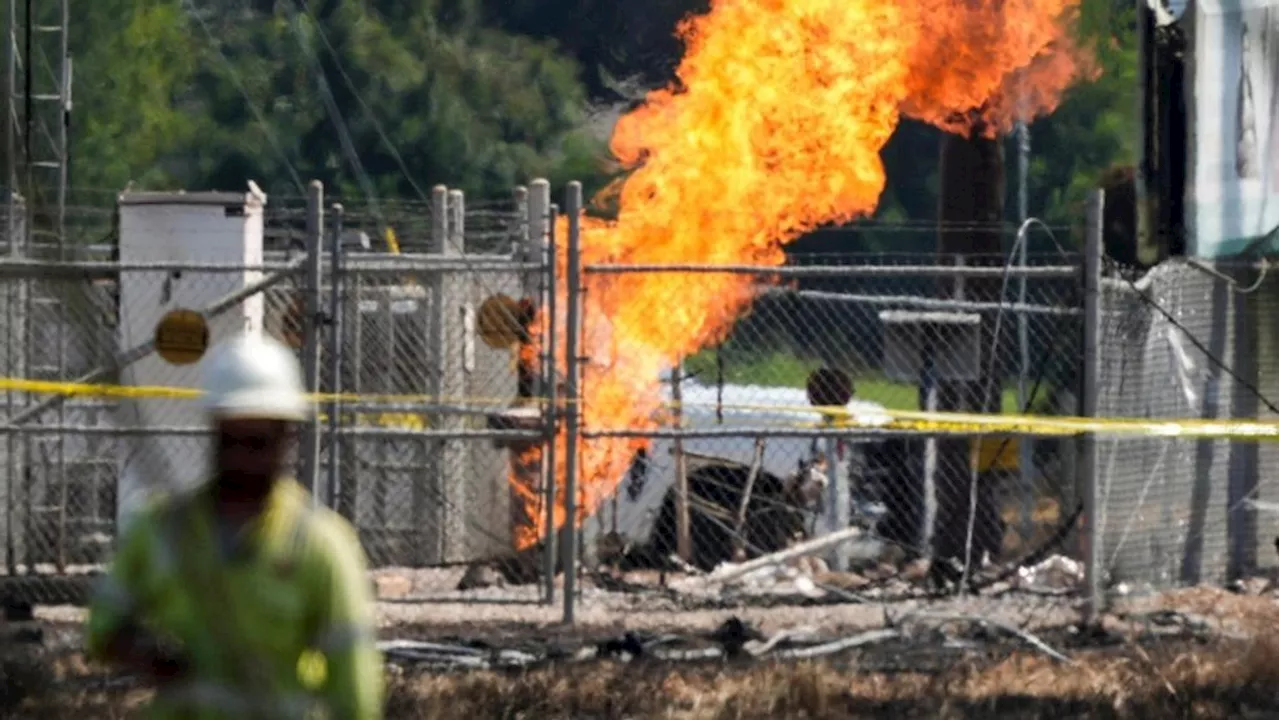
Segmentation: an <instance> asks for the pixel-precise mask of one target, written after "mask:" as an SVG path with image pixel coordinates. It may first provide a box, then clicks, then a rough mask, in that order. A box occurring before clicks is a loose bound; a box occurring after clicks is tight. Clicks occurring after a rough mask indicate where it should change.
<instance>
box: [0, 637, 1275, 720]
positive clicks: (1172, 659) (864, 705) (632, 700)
mask: <svg viewBox="0 0 1280 720" xmlns="http://www.w3.org/2000/svg"><path fill="white" fill-rule="evenodd" d="M1277 653H1278V650H1277V645H1276V635H1275V632H1274V631H1273V632H1272V633H1271V634H1269V635H1264V636H1262V637H1260V638H1259V639H1258V640H1257V641H1255V642H1251V643H1247V644H1243V643H1239V642H1236V643H1227V642H1222V643H1218V644H1214V645H1209V646H1199V647H1196V646H1192V645H1189V644H1187V643H1185V642H1182V641H1180V644H1176V645H1175V644H1173V643H1168V644H1164V645H1161V646H1158V647H1156V648H1139V647H1138V646H1134V645H1131V646H1127V647H1124V648H1121V649H1119V650H1090V651H1085V652H1081V653H1078V654H1077V655H1076V656H1075V658H1074V661H1075V662H1074V664H1072V665H1062V664H1060V663H1056V662H1054V661H1052V660H1050V659H1048V658H1046V657H1044V656H1040V655H1032V654H1026V653H1016V654H1012V655H1009V656H1007V657H1003V658H995V659H988V660H985V661H978V660H975V661H972V662H970V663H968V664H965V665H962V666H958V667H953V668H951V669H949V670H948V671H946V672H944V673H942V674H928V673H917V672H906V673H894V674H885V673H865V672H859V671H858V669H857V668H856V666H855V667H841V666H840V665H837V664H832V663H804V664H793V665H755V666H751V667H734V666H725V665H710V666H701V667H680V668H676V667H672V666H670V665H665V666H664V665H656V664H653V665H648V664H623V663H601V664H598V665H592V666H589V667H583V666H578V667H575V668H572V669H570V668H561V669H549V670H540V671H536V672H529V673H522V674H502V673H470V674H461V675H415V674H413V673H412V672H405V671H403V670H396V669H393V670H392V671H391V672H390V674H389V678H388V682H389V685H388V690H389V700H388V706H387V717H389V718H424V719H427V718H429V719H432V720H434V719H437V718H439V719H441V720H446V719H449V718H469V719H470V720H482V719H489V718H493V719H495V720H497V719H510V720H515V719H517V718H530V719H533V718H566V719H567V718H574V719H575V720H576V719H581V718H601V719H604V718H670V719H671V720H729V719H731V718H761V719H764V718H784V717H785V718H812V719H818V718H880V717H891V716H896V717H899V718H984V719H985V718H1054V719H1055V720H1059V719H1061V718H1073V717H1079V718H1084V717H1089V718H1108V717H1114V718H1148V717H1166V718H1172V717H1188V718H1190V717H1196V718H1201V717H1203V718H1248V717H1257V718H1262V717H1275V714H1276V710H1277V673H1280V667H1278V666H1277ZM82 670H84V668H83V667H82V666H81V667H74V668H73V667H68V666H66V665H63V667H62V668H60V670H59V671H57V672H56V673H51V674H48V675H44V678H43V679H44V680H46V681H47V682H49V681H51V682H49V685H48V687H46V688H45V689H46V690H47V691H48V692H46V693H41V695H43V697H40V698H39V699H38V701H37V698H29V700H28V702H26V703H24V704H23V706H22V707H21V708H12V707H10V708H8V709H7V711H8V713H9V714H6V717H12V718H48V719H50V720H53V719H55V718H72V717H75V718H89V717H92V718H122V717H129V716H131V715H132V714H133V711H134V710H136V709H137V707H138V705H139V703H140V702H141V701H142V700H144V699H145V693H143V692H141V691H138V690H128V689H123V688H122V689H118V690H105V689H102V688H101V687H100V686H99V688H97V689H93V688H91V687H85V685H86V684H87V683H84V682H83V681H81V682H76V680H75V678H74V676H75V675H76V674H78V671H82ZM55 678H56V679H55ZM32 679H36V678H32ZM59 680H61V681H62V682H68V681H69V682H70V683H71V684H72V685H73V686H78V687H77V688H76V690H74V691H70V692H69V691H68V689H69V688H67V687H65V686H64V688H61V689H60V688H58V685H60V684H61V683H60V682H58V681H59Z"/></svg>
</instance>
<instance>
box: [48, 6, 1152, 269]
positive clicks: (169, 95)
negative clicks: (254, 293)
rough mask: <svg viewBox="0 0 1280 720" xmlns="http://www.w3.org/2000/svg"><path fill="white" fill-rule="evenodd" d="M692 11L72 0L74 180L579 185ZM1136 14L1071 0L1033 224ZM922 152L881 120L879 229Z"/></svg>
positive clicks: (1073, 211)
mask: <svg viewBox="0 0 1280 720" xmlns="http://www.w3.org/2000/svg"><path fill="white" fill-rule="evenodd" d="M707 5H708V0H656V1H655V2H648V3H619V2H615V1H614V0H400V1H392V0H227V1H226V2H212V1H211V0H93V1H92V2H90V1H89V0H73V2H72V6H73V7H72V29H73V32H72V38H71V47H72V52H73V56H74V58H75V93H74V95H75V101H76V104H75V112H74V120H73V124H72V128H71V130H72V153H73V155H72V166H73V176H72V182H73V184H74V185H75V186H77V187H88V188H98V189H103V190H111V191H114V190H117V189H119V188H121V187H122V186H124V185H125V184H126V183H128V182H130V181H133V182H134V183H135V186H141V187H188V188H192V189H206V188H223V189H239V188H242V187H244V183H245V181H246V180H247V179H250V178H252V179H254V180H256V181H257V182H258V183H259V184H260V185H262V186H263V187H264V188H266V189H267V190H268V192H271V193H273V194H288V195H296V194H299V192H300V187H299V183H300V181H305V180H307V179H310V178H312V177H316V178H319V179H321V180H323V181H324V182H325V183H326V184H327V185H328V186H329V187H330V188H331V192H337V193H340V194H342V195H344V196H347V197H350V198H352V199H358V198H362V197H364V196H365V195H366V194H373V195H375V196H377V197H383V198H395V197H399V198H417V196H418V194H419V190H422V189H425V188H427V187H428V186H429V185H432V184H435V183H447V184H449V185H451V186H454V187H458V188H461V189H463V190H465V191H467V192H469V193H473V194H478V195H482V196H491V197H492V196H505V195H506V194H507V193H508V192H509V189H510V187H511V186H513V185H515V184H517V183H519V182H522V181H525V180H527V179H528V178H530V177H532V176H535V175H543V176H547V177H549V178H551V179H552V181H553V182H554V183H556V184H557V185H559V184H560V183H562V182H564V181H566V180H568V179H570V178H577V179H580V180H583V181H584V183H585V184H586V186H587V189H588V190H592V189H595V188H598V187H600V186H601V185H602V184H603V183H604V182H605V181H607V179H608V172H609V168H608V165H607V163H606V162H605V160H606V155H607V152H606V148H605V138H603V137H600V135H601V134H602V133H601V131H600V130H599V129H593V125H599V124H598V123H593V122H592V121H591V112H592V110H593V108H597V107H606V108H607V107H609V106H614V107H616V106H618V105H619V104H620V103H625V102H628V101H632V100H633V99H634V97H635V96H636V94H637V93H638V92H639V91H640V90H642V89H643V88H645V87H652V86H655V85H660V84H663V83H666V82H669V81H670V80H671V79H672V77H673V71H674V68H675V67H676V64H677V62H678V60H679V55H680V52H681V49H682V48H681V45H680V41H679V40H678V39H677V38H676V37H675V35H674V29H675V25H676V23H677V21H678V20H679V19H680V18H681V17H683V16H684V15H686V14H688V13H690V12H700V11H703V10H705V9H706V7H707ZM37 10H38V11H39V12H40V13H41V15H42V21H43V20H44V19H49V20H52V19H54V18H52V17H50V18H43V16H44V15H48V14H50V13H56V5H52V4H47V3H38V4H37ZM1133 16H1134V12H1133V8H1132V4H1131V3H1123V2H1119V0H1083V6H1082V11H1081V17H1080V22H1079V32H1080V34H1081V37H1082V38H1084V39H1085V40H1086V42H1087V43H1088V44H1090V45H1091V46H1092V47H1093V48H1094V49H1095V51H1096V53H1097V56H1098V59H1099V65H1100V67H1101V70H1102V73H1101V75H1100V76H1099V78H1098V79H1097V80H1096V81H1093V82H1090V83H1085V84H1082V85H1081V86H1079V87H1077V88H1075V89H1073V90H1072V91H1071V92H1070V93H1069V94H1068V96H1067V97H1066V99H1065V100H1064V102H1063V104H1062V106H1061V108H1060V109H1059V110H1058V112H1057V113H1055V114H1054V115H1053V116H1051V117H1049V118H1046V119H1042V120H1040V121H1039V122H1037V123H1036V124H1035V125H1034V127H1033V128H1032V148H1033V160H1032V164H1031V168H1030V188H1031V203H1030V204H1031V210H1032V212H1033V213H1034V214H1036V215H1039V216H1041V217H1044V218H1046V219H1047V220H1048V221H1049V222H1050V223H1051V224H1066V223H1069V222H1070V221H1071V220H1073V219H1074V217H1075V216H1076V215H1077V214H1078V212H1079V209H1078V203H1079V201H1080V199H1081V198H1082V196H1083V193H1084V190H1085V189H1086V188H1088V187H1090V186H1092V185H1093V184H1094V182H1095V181H1096V179H1097V177H1098V176H1099V175H1100V174H1101V173H1102V172H1103V171H1105V170H1106V169H1107V168H1109V167H1112V166H1114V165H1117V164H1123V163H1129V162H1132V159H1133V157H1134V153H1135V144H1136V140H1137V132H1136V126H1135V117H1134V116H1135V107H1136V101H1135V83H1136V49H1135V43H1136V40H1135V36H1134V18H1133ZM330 104H331V105H332V106H333V107H334V108H336V117H335V114H334V113H333V112H332V111H331V110H330V108H329V105H330ZM344 133H346V134H349V138H350V148H349V149H348V148H345V147H344V141H343V139H342V135H343V134H344ZM938 140H939V134H938V132H937V131H936V130H935V129H933V128H930V127H928V126H925V125H922V124H919V123H915V122H911V121H905V122H904V123H903V124H902V126H901V127H900V128H899V131H898V132H897V134H896V135H895V137H894V138H893V139H892V140H891V141H890V143H889V145H888V146H887V147H886V148H885V150H884V153H883V158H884V161H885V164H886V168H887V171H888V184H887V187H886V188H885V191H884V195H883V198H882V202H881V206H880V209H879V211H878V217H879V218H880V219H882V220H888V221H893V222H897V223H903V222H914V223H925V222H927V221H929V220H930V219H932V218H933V217H934V216H935V214H936V207H937V191H938V188H937V171H936V168H937V158H938ZM1008 155H1009V157H1010V158H1011V159H1012V157H1013V153H1008ZM1008 185H1009V187H1010V188H1012V187H1013V186H1014V183H1012V182H1010V183H1008ZM1011 192H1012V189H1011ZM108 197H109V196H108ZM1009 205H1010V214H1012V205H1013V204H1012V203H1010V204H1009ZM932 242H933V237H932V236H931V234H930V233H928V232H923V231H917V232H903V231H901V230H897V231H893V232H886V231H876V230H874V229H868V230H865V231H861V232H855V233H850V234H833V235H829V236H827V237H826V239H825V240H823V239H821V238H818V237H815V238H813V239H810V240H807V241H806V243H807V244H806V245H802V247H805V248H806V249H808V250H841V251H847V250H851V249H862V250H879V251H927V250H928V249H929V248H930V247H931V246H932ZM815 243H816V244H815Z"/></svg>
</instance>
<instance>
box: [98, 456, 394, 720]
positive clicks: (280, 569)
mask: <svg viewBox="0 0 1280 720" xmlns="http://www.w3.org/2000/svg"><path fill="white" fill-rule="evenodd" d="M225 545H226V543H219V535H218V533H217V526H216V524H215V519H214V515H213V513H212V505H211V502H210V497H209V494H208V493H207V492H197V493H195V494H193V495H191V496H189V497H185V498H181V499H178V500H176V501H172V502H167V503H161V504H157V505H156V506H154V507H152V508H149V509H148V510H146V511H144V512H142V513H141V514H140V515H139V517H137V518H136V519H135V520H134V521H133V522H132V523H131V524H130V525H129V527H128V529H127V530H126V532H125V534H124V536H123V537H122V538H121V542H120V545H119V547H118V548H117V551H116V555H115V558H114V559H113V561H112V564H111V568H110V570H109V572H108V573H107V574H106V575H104V576H103V578H102V579H101V582H100V583H99V585H98V587H97V590H96V592H95V593H94V596H93V599H92V601H91V604H90V610H89V620H88V628H87V633H86V634H87V645H88V651H89V653H90V655H91V656H93V657H101V656H102V654H103V652H104V650H105V648H106V645H107V644H108V642H109V641H110V639H111V637H112V635H113V633H114V632H116V631H117V630H119V629H120V628H121V627H123V626H124V624H125V623H126V622H129V621H133V622H136V623H137V624H139V625H140V626H142V627H144V628H146V629H147V630H149V631H151V632H154V633H156V634H157V635H159V636H160V637H164V638H168V639H171V640H173V641H176V643H177V644H178V645H179V647H181V648H183V649H184V650H185V652H186V653H187V656H188V659H189V661H190V663H191V671H190V677H189V679H187V680H183V681H180V682H178V683H175V684H174V686H173V687H166V688H162V689H161V691H160V692H159V693H157V696H156V699H155V701H154V702H153V703H152V706H151V708H150V711H151V713H150V714H151V716H152V717H154V718H178V717H182V718H201V719H204V718H208V719H210V720H213V719H215V718H217V719H221V718H253V717H264V718H265V717H272V718H280V717H314V716H315V713H316V711H317V707H318V708H321V710H320V712H321V716H322V717H329V718H334V719H335V720H339V719H340V720H347V719H351V720H366V719H369V718H380V717H381V716H382V694H383V676H382V662H381V660H382V659H381V656H380V653H379V652H378V650H377V647H376V645H375V637H374V617H373V597H372V595H373V593H372V585H371V583H370V581H369V579H368V578H367V576H366V574H365V571H366V567H367V563H366V561H365V556H364V551H363V550H362V549H361V547H360V543H359V540H358V539H357V537H356V534H355V532H354V529H353V528H352V527H351V526H350V524H349V523H347V522H346V520H344V519H343V518H342V517H340V516H339V515H337V514H336V513H333V512H331V511H329V510H327V509H324V508H321V507H316V506H314V504H313V503H312V501H311V497H310V495H309V494H308V493H307V492H306V491H305V490H303V489H302V487H301V486H300V485H298V483H297V482H295V481H293V480H280V481H278V482H276V484H275V487H274V488H273V489H272V491H271V493H270V495H269V497H268V499H267V503H266V507H265V509H264V511H263V513H262V514H261V515H259V516H258V517H257V518H256V519H255V520H254V521H252V522H251V523H250V524H249V525H248V526H247V527H245V528H244V529H243V530H242V531H241V532H240V534H239V536H238V537H237V540H236V542H235V543H234V544H233V545H232V546H231V550H230V552H229V553H228V552H224V551H223V550H222V549H221V548H222V547H224V546H225ZM320 658H323V661H320Z"/></svg>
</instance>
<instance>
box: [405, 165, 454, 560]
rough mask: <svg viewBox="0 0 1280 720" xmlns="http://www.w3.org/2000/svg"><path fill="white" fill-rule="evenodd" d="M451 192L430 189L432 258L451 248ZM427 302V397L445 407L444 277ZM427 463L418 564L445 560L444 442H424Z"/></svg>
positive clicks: (433, 419)
mask: <svg viewBox="0 0 1280 720" xmlns="http://www.w3.org/2000/svg"><path fill="white" fill-rule="evenodd" d="M448 235H449V189H448V188H446V187H445V186H443V185H436V186H435V187H433V188H431V234H430V236H429V244H428V246H427V252H429V253H431V254H433V255H444V254H445V248H447V247H448V245H449V238H448ZM426 285H427V301H428V302H429V303H430V306H431V314H430V315H429V316H428V318H427V373H426V375H427V378H426V379H427V388H426V390H427V393H426V394H427V395H428V396H430V397H432V398H434V402H436V403H438V404H443V403H442V402H441V401H440V398H441V397H442V396H443V395H444V350H445V343H446V342H447V341H448V338H447V337H446V335H445V327H446V323H445V319H446V318H445V310H444V273H431V274H430V275H428V276H427V279H426ZM443 421H444V415H441V414H438V413H437V414H433V415H431V416H430V418H429V422H430V423H431V427H441V423H443ZM423 446H424V448H425V453H426V457H427V458H428V463H434V467H433V469H432V470H431V471H430V472H428V473H427V474H426V477H425V479H424V481H423V482H425V483H426V484H427V487H422V483H415V484H414V486H413V488H412V489H411V490H410V493H411V496H412V501H411V502H412V505H413V518H414V522H415V523H417V524H418V526H419V527H420V528H421V529H422V535H421V540H420V541H419V543H418V548H419V549H418V558H417V560H418V562H420V563H435V562H440V561H441V559H443V558H444V553H445V547H444V513H443V512H442V511H441V510H440V506H441V503H440V502H439V500H440V497H441V493H443V492H444V474H445V465H444V441H443V440H427V441H424V442H423Z"/></svg>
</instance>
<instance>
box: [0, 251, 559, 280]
mask: <svg viewBox="0 0 1280 720" xmlns="http://www.w3.org/2000/svg"><path fill="white" fill-rule="evenodd" d="M331 262H332V261H331V260H330V259H329V258H323V257H322V258H321V268H322V269H324V270H326V271H329V272H332V268H331V267H330V263H331ZM343 265H344V269H345V270H346V271H347V272H351V273H358V274H362V275H373V276H392V277H402V276H406V275H410V276H411V275H425V274H432V275H438V274H448V273H456V272H462V271H467V272H488V273H508V272H531V271H538V270H541V269H542V265H541V264H539V263H527V262H520V261H517V260H500V259H499V260H493V259H490V260H481V261H462V260H459V259H458V258H456V257H453V258H447V257H440V256H436V255H397V256H395V258H394V259H393V258H381V257H363V256H361V255H353V256H351V257H347V258H345V259H344V260H343ZM296 267H297V265H296V264H295V263H284V262H266V263H256V264H245V263H193V262H127V263H126V262H108V261H101V260H81V261H75V260H69V261H67V262H65V263H64V262H59V261H56V260H29V259H25V258H23V259H19V258H13V257H0V278H9V277H17V278H23V277H33V276H36V275H38V276H40V277H41V278H42V279H84V280H95V279H98V280H114V279H116V278H117V277H118V276H119V274H120V273H122V272H187V273H208V274H226V275H237V274H240V273H245V272H267V273H272V272H286V271H288V270H290V269H294V268H296Z"/></svg>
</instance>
